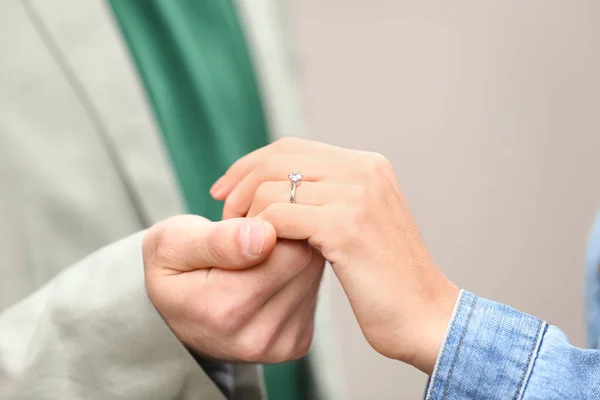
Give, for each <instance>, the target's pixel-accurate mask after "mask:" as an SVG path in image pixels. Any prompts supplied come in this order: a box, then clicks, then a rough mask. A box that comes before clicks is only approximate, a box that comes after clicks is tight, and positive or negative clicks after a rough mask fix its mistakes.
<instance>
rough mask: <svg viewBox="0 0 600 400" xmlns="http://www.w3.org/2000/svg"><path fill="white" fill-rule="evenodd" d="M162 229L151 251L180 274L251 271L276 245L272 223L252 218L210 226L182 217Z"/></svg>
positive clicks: (207, 223) (167, 221) (203, 219)
mask: <svg viewBox="0 0 600 400" xmlns="http://www.w3.org/2000/svg"><path fill="white" fill-rule="evenodd" d="M159 225H162V226H159V229H158V231H159V233H157V234H155V235H152V236H154V238H155V239H154V241H155V243H154V244H153V245H152V246H148V247H150V248H154V249H156V250H155V251H156V252H158V253H159V254H160V256H159V257H160V258H161V259H162V263H167V264H168V267H167V268H170V269H175V270H178V271H181V272H187V271H192V270H196V269H201V268H210V267H217V268H224V269H243V268H248V267H252V266H254V265H256V264H259V263H261V262H262V261H264V260H265V259H266V258H267V257H268V256H269V255H270V254H271V252H272V251H273V248H274V247H275V242H276V241H277V235H276V233H275V228H273V226H272V225H271V224H270V223H268V222H266V221H261V220H258V219H253V218H233V219H229V220H225V221H220V222H211V221H209V220H207V219H206V218H203V217H199V216H195V215H181V216H177V217H173V218H169V219H167V220H165V221H163V222H162V223H161V224H159ZM165 258H166V259H165ZM163 265H164V264H163Z"/></svg>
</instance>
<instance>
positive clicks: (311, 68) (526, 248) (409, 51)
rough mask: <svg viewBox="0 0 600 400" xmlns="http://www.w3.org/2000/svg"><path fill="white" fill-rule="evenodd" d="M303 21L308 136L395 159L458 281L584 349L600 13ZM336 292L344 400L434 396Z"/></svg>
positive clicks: (401, 7)
mask: <svg viewBox="0 0 600 400" xmlns="http://www.w3.org/2000/svg"><path fill="white" fill-rule="evenodd" d="M288 11H289V20H290V21H291V23H292V25H293V34H294V39H295V43H296V45H297V47H298V48H297V50H298V51H297V54H298V57H299V60H298V64H299V65H300V71H299V74H300V76H301V78H302V85H301V91H302V95H303V99H304V110H305V114H306V115H307V118H308V124H309V129H308V130H307V132H308V135H309V136H310V137H312V138H315V139H319V140H323V141H326V142H330V143H334V144H338V145H341V146H348V147H355V148H361V149H368V150H373V151H377V152H381V153H383V154H385V155H386V156H388V157H389V159H390V160H391V161H392V163H393V165H394V167H395V170H396V173H397V176H398V178H399V181H400V184H401V187H402V188H403V190H404V192H405V195H406V197H407V199H408V202H409V204H410V206H411V208H412V211H413V212H414V214H415V217H416V220H417V222H418V224H419V226H420V227H421V230H422V233H423V235H424V237H425V240H426V242H427V244H428V245H429V248H430V250H431V251H432V253H433V255H434V257H435V259H436V261H437V262H438V264H439V266H440V267H441V268H442V269H443V270H444V271H445V273H446V274H447V275H448V276H449V277H450V278H451V279H452V280H453V281H454V282H456V283H457V284H458V285H459V286H461V287H463V288H466V289H468V290H470V291H473V292H475V293H477V294H479V295H481V296H484V297H488V298H491V299H493V300H496V301H501V302H504V303H507V304H509V305H511V306H513V307H515V308H518V309H520V310H522V311H525V312H528V313H531V314H534V315H536V316H539V317H541V318H544V319H546V320H548V321H549V322H550V323H552V324H555V325H558V326H559V327H560V328H562V329H563V330H564V331H565V332H566V334H567V335H568V336H569V338H570V339H571V341H572V342H573V343H574V344H575V345H579V346H582V345H584V307H583V282H584V276H583V274H584V258H585V245H586V236H587V234H588V232H589V229H590V225H591V223H592V219H593V216H594V212H595V209H596V207H597V206H598V204H599V200H600V184H599V182H600V157H599V150H600V75H599V74H598V71H600V26H599V25H598V23H597V20H598V15H600V3H599V2H597V1H594V0H578V1H569V2H566V1H558V0H556V1H545V0H544V1H542V0H534V1H527V2H523V1H495V2H489V1H461V2H451V3H448V2H443V1H404V0H372V1H368V2H366V1H348V0H329V1H319V0H291V2H290V9H289V10H288ZM326 284H327V285H330V286H331V288H332V291H331V303H332V305H333V307H334V309H335V313H332V314H331V316H330V317H331V321H332V326H333V327H334V329H335V330H336V331H337V334H336V335H335V346H336V352H337V354H338V356H339V357H341V362H340V363H339V367H340V368H341V371H343V372H342V374H341V376H342V378H343V382H342V386H341V388H340V392H339V393H337V396H339V398H343V399H349V400H363V399H405V398H406V399H417V398H420V396H421V395H422V392H423V388H424V385H425V382H426V377H425V375H423V374H421V373H420V372H418V371H415V370H413V369H411V368H410V367H406V366H404V365H402V364H400V363H398V362H394V361H392V360H388V359H385V358H384V357H382V356H379V355H378V354H377V353H375V352H374V351H373V350H372V349H371V348H370V347H369V346H368V344H367V343H366V342H365V341H364V339H363V337H362V334H361V332H360V330H359V328H358V325H357V324H356V322H355V320H354V317H353V315H352V312H351V310H350V308H349V306H348V305H347V302H346V299H345V297H344V295H343V292H342V290H341V288H340V287H339V286H338V284H337V282H336V281H335V279H329V280H328V281H327V282H326ZM322 373H324V374H326V373H328V371H322Z"/></svg>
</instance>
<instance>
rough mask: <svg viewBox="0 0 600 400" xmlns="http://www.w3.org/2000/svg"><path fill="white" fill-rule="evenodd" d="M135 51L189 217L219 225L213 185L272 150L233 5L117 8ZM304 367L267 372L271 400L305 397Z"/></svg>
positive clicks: (195, 0) (113, 0)
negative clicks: (240, 162)
mask: <svg viewBox="0 0 600 400" xmlns="http://www.w3.org/2000/svg"><path fill="white" fill-rule="evenodd" d="M109 2H110V4H111V5H112V9H113V12H114V14H115V16H116V19H117V21H118V23H119V25H120V27H121V30H122V32H123V34H124V37H125V40H126V42H127V43H128V45H129V49H130V52H131V54H132V56H133V59H134V60H135V63H136V65H137V68H138V72H139V74H140V76H141V78H142V81H143V83H144V86H145V89H146V92H147V95H148V97H149V99H150V102H151V104H152V108H153V110H154V115H155V118H156V121H157V122H158V126H159V128H160V131H161V132H162V135H163V139H164V143H165V145H166V148H167V150H168V152H169V154H170V159H171V162H172V165H173V168H174V171H175V174H176V176H177V180H178V182H179V187H180V190H181V192H182V194H183V198H184V200H185V204H186V207H187V211H188V212H190V213H193V214H198V215H202V216H205V217H207V218H209V219H212V220H219V219H220V218H221V212H222V204H221V203H220V202H217V201H215V200H213V199H212V198H211V197H210V196H209V194H208V190H209V189H210V187H211V185H212V184H213V182H214V181H215V180H216V179H217V178H218V177H219V176H220V175H222V174H223V173H224V172H225V170H226V169H227V168H228V167H229V166H230V165H231V164H232V163H233V162H234V161H235V160H236V159H238V158H239V157H241V156H243V155H244V154H246V153H248V152H250V151H252V150H255V149H257V148H259V147H262V146H264V145H266V144H267V142H268V133H267V126H266V122H265V117H264V113H263V108H262V104H261V99H260V95H259V90H258V87H257V82H256V78H255V74H254V69H253V68H252V64H251V58H250V55H249V52H248V48H247V45H246V42H245V38H244V34H243V31H242V28H241V26H240V21H239V20H238V16H237V13H236V9H235V7H234V5H233V4H232V0H213V1H206V0H203V1H200V0H177V1H174V0H109ZM304 376H305V374H304V371H303V364H302V363H301V362H292V363H284V364H278V365H274V366H267V367H266V368H265V378H266V381H267V392H268V394H269V397H270V398H271V399H275V400H278V399H285V400H294V399H302V398H304V397H305V394H304V393H305V392H304V391H305V388H306V381H305V379H304Z"/></svg>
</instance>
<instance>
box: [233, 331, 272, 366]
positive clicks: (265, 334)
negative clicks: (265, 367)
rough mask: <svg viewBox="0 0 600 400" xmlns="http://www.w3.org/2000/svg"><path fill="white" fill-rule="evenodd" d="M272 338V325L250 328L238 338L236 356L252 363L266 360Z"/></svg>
mask: <svg viewBox="0 0 600 400" xmlns="http://www.w3.org/2000/svg"><path fill="white" fill-rule="evenodd" d="M274 339H275V329H274V326H263V327H256V328H254V329H252V330H250V331H249V332H247V333H246V334H244V335H242V336H241V337H240V338H239V340H238V343H237V344H238V346H237V347H238V354H237V358H239V359H241V360H244V361H247V362H252V363H258V362H263V361H266V356H267V353H268V351H269V349H270V347H271V344H272V343H273V341H274Z"/></svg>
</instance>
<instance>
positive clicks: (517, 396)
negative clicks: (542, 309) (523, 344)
mask: <svg viewBox="0 0 600 400" xmlns="http://www.w3.org/2000/svg"><path fill="white" fill-rule="evenodd" d="M543 324H544V321H540V325H539V326H538V333H537V335H535V341H534V342H533V346H531V351H530V352H529V357H527V363H526V364H525V369H524V371H523V378H522V379H521V383H519V387H518V388H517V393H515V397H514V399H515V400H518V399H519V393H521V387H522V386H523V385H524V384H525V377H526V376H527V370H528V369H529V363H531V359H532V358H533V353H534V352H535V349H536V348H537V344H538V341H539V339H540V335H541V334H542V331H544V329H542V325H543Z"/></svg>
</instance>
